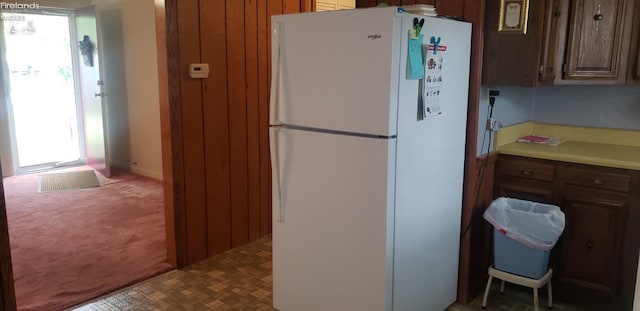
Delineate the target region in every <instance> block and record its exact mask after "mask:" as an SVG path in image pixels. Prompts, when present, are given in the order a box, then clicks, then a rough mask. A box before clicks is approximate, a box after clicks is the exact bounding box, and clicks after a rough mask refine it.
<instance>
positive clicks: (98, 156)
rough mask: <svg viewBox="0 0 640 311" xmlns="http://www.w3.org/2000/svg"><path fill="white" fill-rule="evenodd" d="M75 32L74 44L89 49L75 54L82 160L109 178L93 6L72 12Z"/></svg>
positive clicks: (102, 83)
mask: <svg viewBox="0 0 640 311" xmlns="http://www.w3.org/2000/svg"><path fill="white" fill-rule="evenodd" d="M76 29H77V30H76V32H77V41H78V42H80V41H82V42H87V43H85V46H90V49H86V50H85V51H84V52H81V55H79V57H80V70H79V71H80V89H81V98H82V112H83V119H84V134H85V137H84V138H85V154H86V161H87V164H88V165H89V166H91V167H92V168H94V169H95V170H96V171H98V172H100V173H101V174H102V175H104V176H106V177H109V176H110V174H111V172H110V167H109V149H108V144H107V119H106V105H107V98H108V94H106V92H105V89H106V88H105V86H104V81H105V79H104V78H103V76H102V74H101V72H102V70H101V68H102V67H103V64H102V63H101V60H102V59H101V57H100V53H99V51H100V50H101V49H102V46H101V44H100V42H101V40H100V37H99V31H98V26H97V22H96V14H95V10H94V7H93V6H90V7H86V8H82V9H79V10H77V11H76ZM85 38H86V39H85Z"/></svg>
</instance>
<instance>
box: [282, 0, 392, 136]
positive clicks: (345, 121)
mask: <svg viewBox="0 0 640 311" xmlns="http://www.w3.org/2000/svg"><path fill="white" fill-rule="evenodd" d="M394 12H395V8H383V9H379V8H378V9H359V10H343V11H328V12H315V13H305V14H290V15H281V16H274V17H273V19H272V21H273V22H272V52H273V53H272V64H273V70H272V73H273V76H272V83H273V85H272V91H271V94H272V96H273V97H272V110H271V112H272V115H271V123H272V124H277V123H284V124H290V125H297V126H306V127H314V128H322V129H330V130H336V131H345V132H354V133H364V134H375V135H383V136H391V135H395V131H396V115H397V105H396V103H397V99H398V98H397V84H398V82H397V77H398V72H399V65H398V55H397V54H398V51H399V43H400V42H399V36H398V34H399V33H398V32H397V30H398V29H399V27H397V26H398V19H397V18H396V17H395V14H394Z"/></svg>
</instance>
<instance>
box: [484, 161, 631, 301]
mask: <svg viewBox="0 0 640 311" xmlns="http://www.w3.org/2000/svg"><path fill="white" fill-rule="evenodd" d="M496 173H497V176H496V196H506V197H512V198H519V199H524V200H531V201H536V202H541V203H550V204H554V205H557V206H560V208H561V209H562V211H563V212H564V214H565V220H566V224H565V230H564V232H563V234H562V236H561V237H560V240H559V241H558V243H557V244H556V246H555V247H554V249H553V250H552V252H551V260H550V266H551V268H553V269H554V276H553V285H554V296H555V297H556V298H557V299H558V300H560V301H565V302H567V303H570V304H573V305H577V306H581V307H584V308H586V309H588V310H631V309H632V305H633V294H634V290H635V277H636V271H637V270H636V269H637V264H638V253H639V251H640V247H639V242H640V234H638V229H637V228H638V227H640V221H639V216H640V213H639V211H638V210H639V209H640V202H639V198H640V189H639V184H638V178H639V175H640V174H639V172H638V171H633V170H623V169H614V168H605V167H598V166H590V165H580V164H573V163H565V162H556V161H547V160H539V159H530V158H525V157H516V156H507V155H500V157H499V159H498V169H497V170H496ZM517 175H519V176H517ZM549 176H551V178H549ZM535 178H537V179H535Z"/></svg>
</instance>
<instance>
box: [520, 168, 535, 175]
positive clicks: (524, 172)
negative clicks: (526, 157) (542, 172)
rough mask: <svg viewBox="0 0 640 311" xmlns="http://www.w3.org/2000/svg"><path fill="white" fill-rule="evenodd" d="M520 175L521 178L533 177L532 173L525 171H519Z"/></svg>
mask: <svg viewBox="0 0 640 311" xmlns="http://www.w3.org/2000/svg"><path fill="white" fill-rule="evenodd" d="M520 175H522V176H533V171H531V170H526V169H520Z"/></svg>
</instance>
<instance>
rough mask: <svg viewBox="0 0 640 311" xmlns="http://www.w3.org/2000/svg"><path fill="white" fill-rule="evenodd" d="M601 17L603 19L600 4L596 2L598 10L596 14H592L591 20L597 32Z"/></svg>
mask: <svg viewBox="0 0 640 311" xmlns="http://www.w3.org/2000/svg"><path fill="white" fill-rule="evenodd" d="M603 19H604V16H603V15H602V10H601V6H600V4H598V10H597V11H596V15H594V16H593V20H594V21H595V26H596V32H598V25H599V24H600V21H601V20H603Z"/></svg>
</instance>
